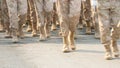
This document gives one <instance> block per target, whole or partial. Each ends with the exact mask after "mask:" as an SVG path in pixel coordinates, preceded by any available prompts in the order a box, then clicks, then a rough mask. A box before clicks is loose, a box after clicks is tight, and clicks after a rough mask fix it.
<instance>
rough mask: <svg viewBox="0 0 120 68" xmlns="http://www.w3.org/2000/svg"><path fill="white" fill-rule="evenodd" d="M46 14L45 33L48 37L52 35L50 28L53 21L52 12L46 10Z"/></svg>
mask: <svg viewBox="0 0 120 68" xmlns="http://www.w3.org/2000/svg"><path fill="white" fill-rule="evenodd" d="M46 14H47V15H46V16H45V27H44V28H45V34H46V37H47V38H48V37H50V30H49V24H50V23H51V16H52V15H51V12H46Z"/></svg>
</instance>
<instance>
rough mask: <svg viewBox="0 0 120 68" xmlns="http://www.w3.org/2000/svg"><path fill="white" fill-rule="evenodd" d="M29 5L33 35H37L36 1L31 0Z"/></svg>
mask: <svg viewBox="0 0 120 68" xmlns="http://www.w3.org/2000/svg"><path fill="white" fill-rule="evenodd" d="M29 6H30V19H31V24H32V36H33V37H35V36H37V15H36V13H37V12H36V9H35V3H34V1H33V0H29Z"/></svg>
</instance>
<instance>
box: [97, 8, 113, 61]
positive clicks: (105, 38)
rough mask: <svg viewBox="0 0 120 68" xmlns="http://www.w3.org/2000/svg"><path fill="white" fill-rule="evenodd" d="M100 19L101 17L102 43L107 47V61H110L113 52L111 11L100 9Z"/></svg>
mask: <svg viewBox="0 0 120 68" xmlns="http://www.w3.org/2000/svg"><path fill="white" fill-rule="evenodd" d="M99 13H100V14H99V17H100V22H99V26H100V36H101V42H102V44H103V45H104V47H105V52H106V54H105V59H107V60H110V59H112V52H111V48H110V44H111V43H110V42H111V37H110V19H109V10H108V9H100V10H99Z"/></svg>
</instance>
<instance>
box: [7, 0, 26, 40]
mask: <svg viewBox="0 0 120 68" xmlns="http://www.w3.org/2000/svg"><path fill="white" fill-rule="evenodd" d="M6 3H7V8H8V16H9V21H10V25H9V28H10V31H11V34H12V38H13V42H18V36H20V37H22V36H23V32H22V24H23V23H24V22H25V19H26V13H27V0H6Z"/></svg>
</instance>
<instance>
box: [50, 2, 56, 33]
mask: <svg viewBox="0 0 120 68" xmlns="http://www.w3.org/2000/svg"><path fill="white" fill-rule="evenodd" d="M56 22H57V6H56V2H55V3H53V12H52V25H51V31H53V30H56Z"/></svg>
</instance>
